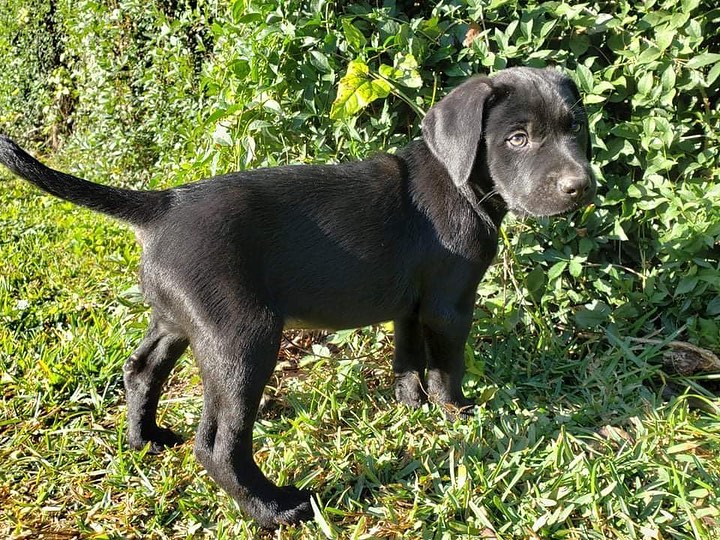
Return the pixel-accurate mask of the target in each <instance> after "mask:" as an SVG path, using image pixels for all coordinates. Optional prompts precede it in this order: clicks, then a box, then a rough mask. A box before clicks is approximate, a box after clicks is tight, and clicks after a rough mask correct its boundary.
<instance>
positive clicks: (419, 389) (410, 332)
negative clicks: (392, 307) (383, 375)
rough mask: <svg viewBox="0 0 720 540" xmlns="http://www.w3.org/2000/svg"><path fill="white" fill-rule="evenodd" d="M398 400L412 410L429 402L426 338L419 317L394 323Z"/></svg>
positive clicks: (394, 361) (396, 396) (394, 368)
mask: <svg viewBox="0 0 720 540" xmlns="http://www.w3.org/2000/svg"><path fill="white" fill-rule="evenodd" d="M394 326H395V355H394V357H393V371H394V372H395V398H396V399H397V400H398V401H399V402H400V403H404V404H405V405H408V406H410V407H413V408H417V407H420V406H421V405H422V404H423V403H425V402H426V401H427V390H426V384H425V369H427V354H426V351H425V337H424V336H423V329H422V325H421V324H420V320H419V319H418V316H417V314H413V315H411V316H409V317H406V318H404V319H398V320H396V321H394Z"/></svg>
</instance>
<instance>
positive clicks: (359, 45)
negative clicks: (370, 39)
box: [342, 17, 367, 51]
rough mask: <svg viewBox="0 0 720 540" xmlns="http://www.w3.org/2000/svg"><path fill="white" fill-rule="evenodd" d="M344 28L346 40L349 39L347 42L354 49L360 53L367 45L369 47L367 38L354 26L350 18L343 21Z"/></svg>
mask: <svg viewBox="0 0 720 540" xmlns="http://www.w3.org/2000/svg"><path fill="white" fill-rule="evenodd" d="M342 26H343V33H344V34H345V39H347V42H348V43H349V44H350V46H351V47H352V48H353V49H355V50H356V51H360V50H362V49H363V48H364V47H365V45H367V40H366V39H365V36H364V35H363V34H362V32H361V31H360V30H358V29H357V28H356V27H355V26H354V25H353V23H352V20H351V19H350V18H349V17H346V18H344V19H343V20H342Z"/></svg>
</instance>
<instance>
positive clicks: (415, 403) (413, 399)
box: [395, 372, 427, 409]
mask: <svg viewBox="0 0 720 540" xmlns="http://www.w3.org/2000/svg"><path fill="white" fill-rule="evenodd" d="M395 399H397V400H398V402H399V403H403V404H404V405H407V406H408V407H412V408H413V409H417V408H418V407H421V406H422V405H423V403H425V402H427V392H426V391H425V389H424V388H423V384H422V381H421V380H420V377H419V376H418V375H417V373H413V372H408V373H403V374H402V375H397V376H396V379H395Z"/></svg>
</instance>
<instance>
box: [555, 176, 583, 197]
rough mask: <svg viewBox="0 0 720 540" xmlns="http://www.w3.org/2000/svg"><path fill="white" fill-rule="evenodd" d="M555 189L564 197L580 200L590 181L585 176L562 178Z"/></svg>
mask: <svg viewBox="0 0 720 540" xmlns="http://www.w3.org/2000/svg"><path fill="white" fill-rule="evenodd" d="M557 187H558V190H559V191H560V193H561V194H562V195H564V196H565V197H570V198H571V199H582V198H583V196H584V195H585V193H586V192H587V190H588V188H589V187H590V180H589V179H588V177H587V176H563V177H561V178H560V179H559V180H558V183H557Z"/></svg>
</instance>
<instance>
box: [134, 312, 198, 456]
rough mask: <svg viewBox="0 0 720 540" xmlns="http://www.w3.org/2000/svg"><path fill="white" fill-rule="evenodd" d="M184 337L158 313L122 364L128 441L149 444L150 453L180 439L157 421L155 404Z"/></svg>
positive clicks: (184, 344)
mask: <svg viewBox="0 0 720 540" xmlns="http://www.w3.org/2000/svg"><path fill="white" fill-rule="evenodd" d="M187 345H188V342H187V339H186V338H185V337H184V336H182V335H181V334H180V333H179V332H178V331H177V329H174V328H173V327H172V325H170V324H168V323H166V322H164V321H163V320H162V319H161V318H160V317H158V316H157V315H154V316H153V319H152V321H151V323H150V326H149V328H148V331H147V334H146V335H145V338H144V339H143V341H142V343H141V344H140V346H139V347H138V348H137V350H136V351H135V352H134V353H133V354H132V355H131V356H130V358H128V360H127V361H126V362H125V366H124V367H123V371H124V381H125V394H126V399H127V408H128V412H127V418H128V443H129V445H130V447H131V448H134V449H138V450H139V449H141V448H144V447H145V446H146V445H148V444H149V445H150V448H149V450H148V451H149V452H150V453H158V452H160V451H161V450H162V449H163V448H164V447H166V446H173V445H176V444H179V443H180V442H182V439H181V438H180V437H179V436H178V435H176V434H175V433H173V432H172V431H170V430H169V429H165V428H161V427H159V426H158V425H157V406H158V402H159V400H160V395H161V393H162V386H163V384H164V383H165V381H166V380H167V378H168V376H169V375H170V371H171V370H172V368H173V366H174V365H175V362H177V360H178V358H180V356H181V355H182V353H183V352H184V351H185V349H186V348H187Z"/></svg>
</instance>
